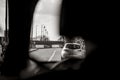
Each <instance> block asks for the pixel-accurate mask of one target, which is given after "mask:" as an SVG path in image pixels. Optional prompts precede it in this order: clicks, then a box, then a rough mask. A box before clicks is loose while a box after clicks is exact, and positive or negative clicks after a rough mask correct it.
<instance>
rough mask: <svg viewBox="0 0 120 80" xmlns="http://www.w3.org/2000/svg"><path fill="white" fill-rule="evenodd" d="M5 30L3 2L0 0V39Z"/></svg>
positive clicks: (3, 0)
mask: <svg viewBox="0 0 120 80" xmlns="http://www.w3.org/2000/svg"><path fill="white" fill-rule="evenodd" d="M4 30H5V0H0V37H1V36H4Z"/></svg>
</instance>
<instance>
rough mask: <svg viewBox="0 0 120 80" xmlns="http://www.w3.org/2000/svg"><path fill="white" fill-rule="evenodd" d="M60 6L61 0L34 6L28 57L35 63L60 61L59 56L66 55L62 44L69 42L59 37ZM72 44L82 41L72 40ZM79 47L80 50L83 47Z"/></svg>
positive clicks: (43, 1) (46, 0)
mask: <svg viewBox="0 0 120 80" xmlns="http://www.w3.org/2000/svg"><path fill="white" fill-rule="evenodd" d="M61 4H62V0H40V1H39V2H38V3H37V5H36V8H35V12H34V15H33V24H32V28H31V35H30V37H31V42H30V54H29V56H30V57H31V58H33V59H35V60H37V61H40V62H41V61H48V62H49V61H61V57H62V55H61V54H66V53H68V52H65V51H64V44H66V43H67V42H69V40H67V39H66V37H65V36H61V35H59V20H60V9H61ZM73 43H78V44H82V43H84V40H83V39H82V38H80V37H78V38H75V39H74V40H73ZM82 45H83V44H82ZM84 45H85V44H84ZM79 47H80V49H82V48H83V47H84V46H79ZM83 49H85V48H83ZM83 52H84V51H83ZM77 53H78V54H79V53H81V52H79V51H78V52H77ZM68 54H69V53H68Z"/></svg>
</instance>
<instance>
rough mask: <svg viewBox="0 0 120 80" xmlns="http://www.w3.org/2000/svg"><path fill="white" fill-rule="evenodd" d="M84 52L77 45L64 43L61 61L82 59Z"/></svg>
mask: <svg viewBox="0 0 120 80" xmlns="http://www.w3.org/2000/svg"><path fill="white" fill-rule="evenodd" d="M85 56H86V54H85V50H84V49H83V48H82V46H81V45H80V44H79V43H66V44H65V45H64V47H63V49H62V52H61V59H67V58H77V59H84V58H85Z"/></svg>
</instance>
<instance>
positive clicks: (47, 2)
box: [33, 0, 62, 40]
mask: <svg viewBox="0 0 120 80" xmlns="http://www.w3.org/2000/svg"><path fill="white" fill-rule="evenodd" d="M61 2H62V0H40V1H39V2H38V4H37V6H36V9H35V12H34V16H33V37H36V34H37V36H39V35H41V26H42V25H45V27H46V29H47V31H48V36H49V39H50V40H57V39H58V38H59V12H60V7H61ZM36 31H37V33H36Z"/></svg>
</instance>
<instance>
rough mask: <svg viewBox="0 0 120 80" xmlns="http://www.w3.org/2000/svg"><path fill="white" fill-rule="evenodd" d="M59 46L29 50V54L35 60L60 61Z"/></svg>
mask: <svg viewBox="0 0 120 80" xmlns="http://www.w3.org/2000/svg"><path fill="white" fill-rule="evenodd" d="M61 50H62V49H61V48H43V49H38V50H36V51H33V52H30V54H29V56H30V57H31V58H33V59H35V60H37V61H40V62H41V61H43V62H44V61H61Z"/></svg>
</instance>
